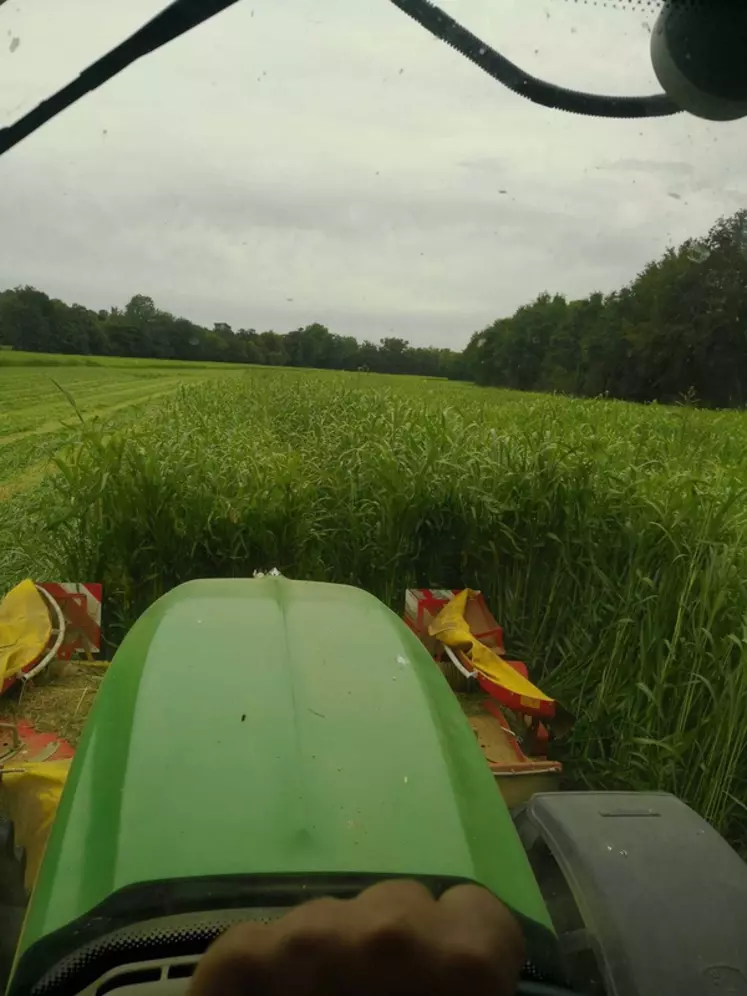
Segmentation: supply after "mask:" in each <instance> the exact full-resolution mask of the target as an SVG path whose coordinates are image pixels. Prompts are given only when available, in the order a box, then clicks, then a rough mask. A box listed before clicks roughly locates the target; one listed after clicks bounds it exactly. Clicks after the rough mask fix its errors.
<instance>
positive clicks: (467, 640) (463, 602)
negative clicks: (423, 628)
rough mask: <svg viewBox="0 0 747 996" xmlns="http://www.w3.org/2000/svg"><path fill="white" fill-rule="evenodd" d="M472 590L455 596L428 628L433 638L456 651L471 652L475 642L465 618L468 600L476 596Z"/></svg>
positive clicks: (464, 590) (465, 590)
mask: <svg viewBox="0 0 747 996" xmlns="http://www.w3.org/2000/svg"><path fill="white" fill-rule="evenodd" d="M476 594H477V592H476V591H472V589H471V588H464V589H463V590H462V591H460V592H458V594H456V595H454V597H453V598H452V599H451V601H450V602H447V603H446V605H444V607H443V608H442V609H441V611H440V612H439V613H438V615H437V616H436V618H435V619H434V620H433V622H432V623H431V624H430V625H429V627H428V632H429V633H430V635H431V636H435V638H436V639H437V640H440V641H441V643H443V644H445V645H446V646H447V647H451V648H452V649H454V650H469V649H471V647H472V644H473V643H474V642H475V638H474V636H473V635H472V631H471V629H470V628H469V625H468V624H467V621H466V619H465V618H464V613H465V610H466V608H467V599H468V598H471V597H472V596H473V595H476Z"/></svg>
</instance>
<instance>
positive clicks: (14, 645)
mask: <svg viewBox="0 0 747 996" xmlns="http://www.w3.org/2000/svg"><path fill="white" fill-rule="evenodd" d="M51 634H52V622H51V620H50V618H49V611H48V609H47V603H46V602H45V601H44V598H43V597H42V596H41V595H40V594H39V591H38V590H37V588H36V585H35V584H34V582H33V581H21V583H20V584H19V585H16V587H15V588H13V589H11V591H9V592H8V594H7V595H6V596H5V598H4V599H3V600H2V602H0V687H2V685H3V682H4V681H5V680H6V678H9V677H11V676H12V675H13V674H15V673H16V672H17V671H21V670H22V669H23V668H24V667H26V665H27V664H32V663H33V662H34V661H35V660H36V659H37V658H38V657H40V656H41V654H42V653H43V652H44V648H45V647H46V645H47V643H48V642H49V638H50V636H51Z"/></svg>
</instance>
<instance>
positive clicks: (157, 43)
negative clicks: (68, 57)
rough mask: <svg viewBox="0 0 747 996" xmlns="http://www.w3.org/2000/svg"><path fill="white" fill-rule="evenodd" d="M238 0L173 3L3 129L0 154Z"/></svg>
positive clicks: (0, 138)
mask: <svg viewBox="0 0 747 996" xmlns="http://www.w3.org/2000/svg"><path fill="white" fill-rule="evenodd" d="M237 2H238V0H174V2H173V3H172V4H170V5H169V6H168V7H166V8H165V10H162V11H161V13H160V14H157V15H156V16H155V17H154V18H153V20H151V21H148V23H147V24H145V25H143V27H142V28H140V29H139V31H136V32H135V33H134V34H133V35H130V37H129V38H127V39H126V40H125V41H123V42H122V43H121V45H117V47H116V48H113V49H112V50H111V51H110V52H108V53H107V54H106V55H104V56H102V58H100V59H98V60H97V61H96V62H94V63H92V64H91V65H90V66H89V67H88V68H87V69H84V70H83V72H82V73H81V74H80V76H78V77H77V79H74V80H73V81H72V82H71V83H68V84H67V86H65V87H63V88H62V89H61V90H58V91H57V93H55V94H53V95H52V96H51V97H49V98H48V99H47V100H43V101H42V102H41V104H38V105H37V106H36V107H35V108H34V109H33V110H32V111H29V113H28V114H26V115H24V116H23V117H22V118H19V120H18V121H16V122H14V123H13V124H12V125H9V126H8V127H7V128H0V155H2V154H3V153H4V152H7V151H8V149H12V148H13V146H14V145H18V143H19V142H20V141H22V140H23V139H24V138H27V137H28V136H29V135H31V134H33V132H35V131H36V130H37V129H38V128H41V127H42V125H44V124H46V123H47V122H48V121H51V120H52V118H54V117H56V116H57V115H58V114H59V113H60V112H61V111H64V110H66V109H67V108H68V107H70V106H71V105H72V104H74V103H76V101H78V100H80V98H81V97H85V95H86V94H87V93H90V92H91V91H92V90H95V89H96V88H97V87H100V86H101V85H102V84H103V83H106V82H107V81H108V80H110V79H111V78H112V77H113V76H116V75H117V73H121V72H122V70H123V69H126V68H127V67H128V66H130V65H132V63H133V62H135V61H136V60H137V59H139V58H141V57H142V56H143V55H148V54H149V53H150V52H155V51H156V49H159V48H161V46H162V45H166V44H167V43H168V42H170V41H173V40H174V39H175V38H178V37H179V36H180V35H183V34H185V32H187V31H190V30H191V29H192V28H195V27H197V25H198V24H202V22H203V21H207V20H209V18H211V17H214V16H215V14H219V13H220V12H221V11H223V10H225V9H226V8H227V7H231V6H232V5H233V4H235V3H237Z"/></svg>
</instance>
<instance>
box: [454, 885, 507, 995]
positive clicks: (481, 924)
mask: <svg viewBox="0 0 747 996" xmlns="http://www.w3.org/2000/svg"><path fill="white" fill-rule="evenodd" d="M438 906H439V909H440V912H441V915H442V928H441V933H442V937H443V945H442V947H441V954H442V959H443V970H444V975H443V976H442V978H443V979H444V980H445V981H446V982H447V984H448V981H449V980H450V979H453V978H454V977H458V978H459V979H461V982H462V985H467V986H469V988H470V992H471V994H472V996H479V994H481V993H488V992H489V993H491V994H493V996H495V994H498V996H501V994H505V996H509V994H512V993H513V992H514V991H515V989H516V982H517V980H518V978H519V973H520V971H521V967H522V965H523V963H524V957H525V942H524V936H523V933H522V930H521V927H520V926H519V923H518V921H517V920H516V918H515V917H514V916H513V915H512V914H511V913H510V912H509V910H508V909H507V908H506V907H505V906H504V905H503V903H501V902H500V901H499V900H498V899H496V898H495V896H493V895H492V893H490V892H488V890H487V889H483V888H480V887H479V886H476V885H458V886H455V887H454V888H452V889H449V890H448V891H447V892H445V893H444V894H443V895H442V896H441V898H440V900H439V903H438Z"/></svg>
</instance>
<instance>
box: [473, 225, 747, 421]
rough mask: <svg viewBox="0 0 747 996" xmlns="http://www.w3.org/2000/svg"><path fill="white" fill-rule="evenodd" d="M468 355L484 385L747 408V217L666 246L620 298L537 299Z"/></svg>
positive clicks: (476, 339)
mask: <svg viewBox="0 0 747 996" xmlns="http://www.w3.org/2000/svg"><path fill="white" fill-rule="evenodd" d="M465 359H466V361H467V366H468V369H469V371H470V374H471V375H472V376H473V377H474V379H475V380H476V381H477V382H478V383H481V384H492V385H495V386H499V387H508V388H518V389H519V390H525V391H559V392H563V393H567V394H575V395H585V396H597V395H608V396H610V397H614V398H624V399H627V400H630V401H653V400H658V401H665V402H671V401H676V400H678V399H681V398H683V397H687V398H690V399H692V400H697V401H700V402H702V403H703V404H705V405H711V406H715V407H737V406H742V405H744V404H746V403H747V211H739V212H738V213H737V214H735V215H734V216H733V217H731V218H722V219H721V220H720V221H718V222H717V224H716V225H714V227H713V228H712V229H711V231H710V232H709V233H708V235H707V236H706V237H705V238H703V239H688V240H687V241H686V242H685V243H683V245H681V246H680V247H679V248H678V249H668V250H667V251H666V252H665V253H664V255H663V256H662V258H661V259H660V260H658V261H657V262H654V263H649V264H648V266H646V267H645V268H644V269H643V271H642V272H641V273H640V274H639V275H638V276H637V277H636V278H635V280H633V282H632V283H631V284H629V285H628V286H627V287H624V288H623V289H622V290H620V291H616V292H615V293H613V294H609V295H607V296H605V295H603V294H601V293H594V294H591V295H590V296H589V297H587V298H584V299H583V300H581V301H566V299H565V298H564V297H563V296H562V295H558V294H556V295H555V296H550V295H549V294H540V296H539V297H538V298H537V300H536V301H534V302H533V303H532V304H528V305H525V306H524V307H522V308H519V310H518V311H517V312H516V313H515V314H514V315H513V316H512V317H511V318H501V319H499V320H498V321H496V322H494V323H493V324H492V325H491V326H490V327H489V328H486V329H484V330H483V331H481V332H477V333H475V335H474V336H473V337H472V340H471V342H470V344H469V346H468V347H467V349H466V351H465Z"/></svg>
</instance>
